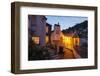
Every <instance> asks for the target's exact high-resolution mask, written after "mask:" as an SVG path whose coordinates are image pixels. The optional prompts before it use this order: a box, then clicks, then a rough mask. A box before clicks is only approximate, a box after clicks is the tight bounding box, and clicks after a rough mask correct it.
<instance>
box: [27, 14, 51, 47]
mask: <svg viewBox="0 0 100 76" xmlns="http://www.w3.org/2000/svg"><path fill="white" fill-rule="evenodd" d="M46 20H47V18H46V17H45V16H42V15H29V16H28V32H29V33H28V40H29V41H30V40H32V41H33V42H34V43H35V44H39V45H41V46H44V45H45V44H46V43H47V42H50V32H51V25H50V24H48V23H46Z"/></svg>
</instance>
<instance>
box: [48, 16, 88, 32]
mask: <svg viewBox="0 0 100 76" xmlns="http://www.w3.org/2000/svg"><path fill="white" fill-rule="evenodd" d="M46 18H47V22H48V23H49V24H51V25H52V29H53V28H54V24H58V22H59V24H60V25H61V30H62V29H66V28H69V27H72V26H74V25H75V24H78V23H81V22H83V21H85V20H88V18H87V17H77V16H46Z"/></svg>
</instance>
